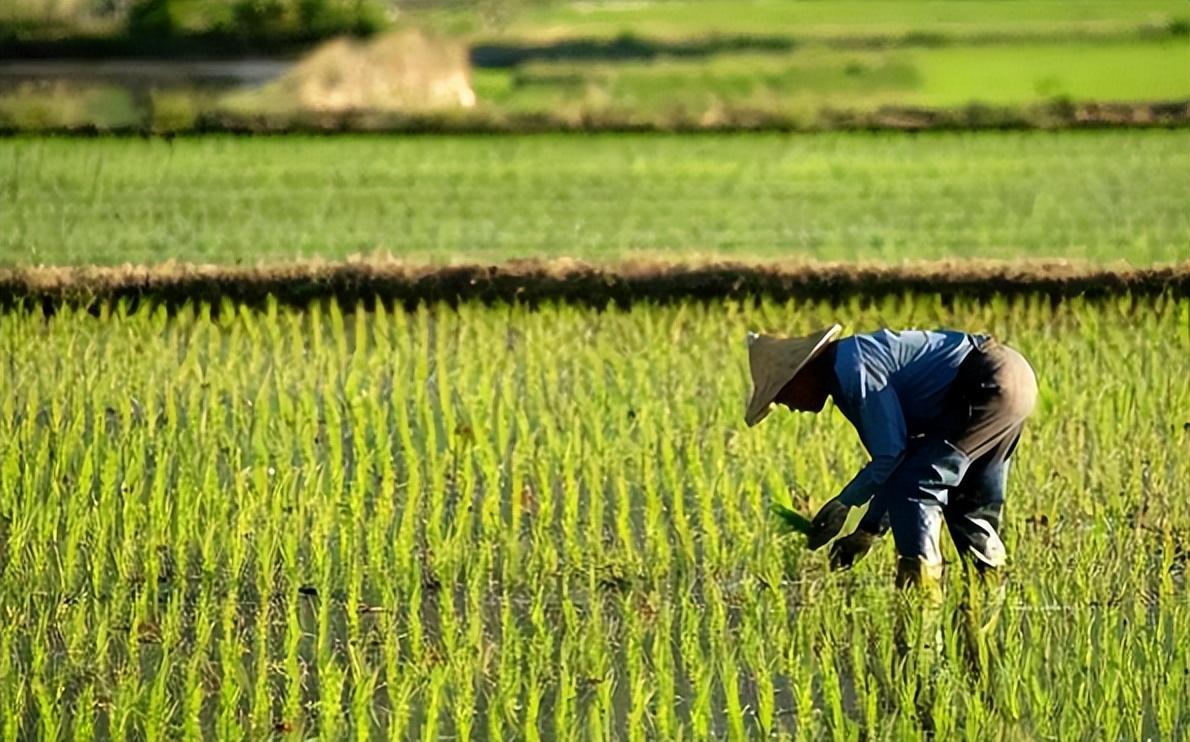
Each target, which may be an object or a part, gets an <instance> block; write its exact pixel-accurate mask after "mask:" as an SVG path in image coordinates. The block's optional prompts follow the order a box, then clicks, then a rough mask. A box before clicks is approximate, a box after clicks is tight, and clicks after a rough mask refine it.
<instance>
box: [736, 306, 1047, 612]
mask: <svg viewBox="0 0 1190 742" xmlns="http://www.w3.org/2000/svg"><path fill="white" fill-rule="evenodd" d="M841 329H842V328H841V327H840V326H839V325H834V326H832V327H829V328H827V329H824V330H821V331H819V332H816V333H814V334H812V335H808V336H806V337H795V338H778V337H772V336H769V335H757V334H755V333H749V335H748V358H749V362H750V365H751V370H752V383H753V389H752V398H751V399H750V400H749V402H748V408H747V412H746V414H745V418H744V419H745V422H747V424H748V425H749V426H753V425H755V424H756V423H758V422H760V421H761V420H763V419H764V417H765V416H766V415H767V414H768V413H769V410H770V406H771V405H772V404H773V403H774V402H775V403H777V404H782V405H785V406H786V407H788V408H789V409H791V410H800V411H803V412H819V411H820V410H822V408H823V405H825V404H826V398H827V397H828V396H829V397H831V398H832V399H834V401H835V405H836V406H837V407H838V408H839V410H840V411H842V413H843V415H844V416H845V417H846V418H847V419H848V420H849V421H850V422H851V424H852V425H854V426H855V428H856V430H857V431H858V432H859V437H860V440H861V441H862V442H863V444H864V447H865V448H866V449H867V451H868V453H869V455H870V456H871V461H869V462H868V464H867V465H866V466H864V468H863V469H861V470H860V472H859V473H858V474H856V476H855V478H853V479H852V480H851V482H850V483H849V484H848V485H847V486H846V487H844V488H843V490H842V492H840V493H839V494H838V495H837V496H836V497H835V498H834V499H832V500H830V501H829V502H827V503H826V504H825V505H823V506H822V509H821V510H819V511H818V514H817V515H815V516H814V520H813V524H812V526H811V529H810V532H809V534H808V535H809V546H810V548H811V549H818V548H820V547H822V546H824V545H825V544H826V543H827V542H828V541H830V540H831V539H832V538H834V537H835V536H836V535H837V534H838V533H839V531H840V530H841V529H842V528H843V524H844V521H845V520H846V519H847V513H848V510H849V509H850V508H853V507H858V506H860V505H863V504H865V503H868V510H867V512H866V513H865V514H864V516H863V518H862V519H861V520H860V523H859V527H858V528H857V529H856V530H855V532H853V533H851V534H850V535H847V536H844V537H843V538H841V539H839V540H838V541H836V542H835V543H834V544H833V545H832V547H831V554H830V560H831V566H832V567H834V568H844V569H845V568H847V567H850V566H851V565H852V564H854V563H855V562H856V561H857V560H859V559H860V558H862V557H863V556H864V555H865V554H866V553H867V552H868V550H869V549H870V548H871V547H872V544H873V543H874V542H875V540H876V538H877V537H878V536H880V535H881V534H883V533H884V532H885V531H887V530H888V528H889V527H890V526H891V528H892V532H893V541H894V542H895V544H896V547H897V554H898V557H899V558H898V561H897V579H896V582H897V585H898V587H906V586H910V585H920V586H923V587H926V588H929V589H931V590H936V589H938V586H939V581H940V578H941V575H942V551H941V549H940V548H939V537H940V531H941V526H942V521H943V520H945V521H946V525H947V527H948V529H949V530H950V535H951V538H952V539H953V540H954V543H955V546H956V547H957V548H958V550H959V552H960V553H961V554H962V555H963V556H964V557H966V558H967V559H969V560H970V561H971V562H972V563H973V565H974V567H975V568H976V569H977V570H979V572H980V574H981V575H983V574H985V573H986V572H988V571H990V570H995V569H996V568H998V567H1001V566H1002V565H1003V564H1004V560H1005V552H1004V543H1003V541H1001V540H1000V535H999V533H998V530H999V528H1000V519H1001V515H1002V510H1003V507H1004V486H1005V482H1006V480H1007V476H1008V464H1009V458H1010V457H1011V456H1012V452H1013V449H1015V448H1016V444H1017V440H1018V439H1019V438H1020V434H1021V428H1022V426H1023V425H1024V423H1025V418H1027V417H1028V416H1029V413H1030V412H1032V410H1033V405H1034V403H1035V402H1036V399H1037V382H1036V379H1035V378H1034V376H1033V369H1032V368H1030V367H1029V363H1028V362H1027V361H1026V360H1025V359H1024V357H1023V356H1021V354H1020V353H1018V352H1017V351H1015V350H1013V349H1012V348H1009V347H1007V346H1004V345H1000V344H999V343H997V342H996V341H995V340H994V339H992V338H991V337H988V336H986V335H971V334H968V333H965V332H954V331H943V330H938V331H933V332H925V331H919V330H913V331H906V332H894V331H891V330H880V331H878V332H873V333H869V334H863V335H853V336H851V337H846V338H843V339H836V338H837V337H838V335H839V332H840V331H841Z"/></svg>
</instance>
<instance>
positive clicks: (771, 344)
mask: <svg viewBox="0 0 1190 742" xmlns="http://www.w3.org/2000/svg"><path fill="white" fill-rule="evenodd" d="M842 330H843V327H842V325H831V326H830V327H827V328H826V329H823V330H819V331H818V332H815V333H813V334H811V335H806V336H805V337H796V338H782V337H775V336H773V335H759V334H757V333H755V332H750V333H748V365H749V366H750V367H751V369H752V398H751V399H749V400H748V409H747V411H746V412H745V413H744V422H746V423H747V424H748V427H752V426H753V425H755V424H756V423H758V422H760V421H761V420H763V419H764V418H765V416H766V415H768V414H769V410H770V409H771V407H770V405H772V403H773V399H774V398H775V397H776V396H777V394H778V393H779V392H780V391H781V387H783V386H785V385H786V384H788V383H789V380H790V379H792V378H793V377H794V376H797V372H798V371H801V370H802V367H803V366H805V365H806V364H807V363H809V362H810V361H811V360H813V359H814V358H815V357H816V356H817V355H818V354H819V353H821V352H822V351H823V349H824V348H826V346H827V345H828V344H829V343H830V341H831V340H834V339H835V337H836V336H838V334H839V333H840V332H842Z"/></svg>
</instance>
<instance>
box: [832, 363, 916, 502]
mask: <svg viewBox="0 0 1190 742" xmlns="http://www.w3.org/2000/svg"><path fill="white" fill-rule="evenodd" d="M854 372H855V374H854V376H853V377H852V378H849V379H846V380H841V382H842V383H841V384H840V386H841V387H842V390H843V392H844V393H845V394H847V396H848V399H847V402H848V407H849V408H850V415H849V417H850V418H851V422H852V424H854V425H855V428H856V430H857V431H858V432H859V437H860V440H861V441H863V444H864V448H866V449H867V450H868V454H869V455H870V456H871V457H872V460H871V461H869V462H868V464H867V466H865V467H864V468H863V469H861V470H860V471H859V473H858V474H856V475H855V477H854V478H853V479H852V480H851V482H850V483H849V484H848V485H847V486H846V487H844V488H843V491H842V492H840V493H839V499H840V500H841V501H842V502H844V503H846V504H847V505H850V506H852V507H858V506H860V505H863V504H864V503H866V502H867V501H868V500H870V499H871V498H872V496H873V495H874V494H875V493H876V491H877V490H878V489H879V488H880V487H881V485H883V484H884V483H885V481H887V480H888V478H889V477H891V476H892V474H893V472H894V471H896V468H897V466H898V465H899V464H900V463H901V459H902V458H903V457H904V454H905V445H906V440H907V433H906V428H905V415H904V413H903V412H902V410H901V401H900V399H898V398H897V393H896V390H894V389H893V388H892V386H890V385H889V384H888V383H887V381H886V380H885V379H884V378H881V377H876V376H874V375H873V374H870V373H868V372H867V371H866V370H865V369H864V368H863V367H862V365H861V366H859V367H858V368H855V369H854Z"/></svg>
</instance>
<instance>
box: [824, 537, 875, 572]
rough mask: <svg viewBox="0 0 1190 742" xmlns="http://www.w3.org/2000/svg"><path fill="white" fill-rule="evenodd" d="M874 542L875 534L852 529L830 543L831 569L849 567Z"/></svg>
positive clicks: (861, 557) (860, 557) (863, 554)
mask: <svg viewBox="0 0 1190 742" xmlns="http://www.w3.org/2000/svg"><path fill="white" fill-rule="evenodd" d="M874 543H876V534H874V533H868V532H867V531H862V530H857V531H853V532H851V533H849V534H847V535H846V536H844V537H843V538H841V539H839V540H838V541H836V542H835V543H833V544H831V569H851V567H852V565H854V564H855V563H856V562H858V561H859V560H860V559H863V558H864V556H865V555H866V554H867V553H868V550H869V549H871V548H872V544H874Z"/></svg>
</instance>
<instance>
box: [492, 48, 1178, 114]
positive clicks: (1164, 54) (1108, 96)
mask: <svg viewBox="0 0 1190 742" xmlns="http://www.w3.org/2000/svg"><path fill="white" fill-rule="evenodd" d="M1076 62H1077V63H1076ZM474 80H475V82H474V85H475V89H476V94H477V96H478V97H479V100H480V101H481V102H482V104H483V105H484V107H485V108H488V109H490V110H492V111H498V112H506V111H518V112H529V111H552V112H555V113H562V114H569V115H572V116H574V117H576V118H577V117H580V116H583V115H587V116H589V115H592V114H596V115H598V114H599V113H601V112H608V111H610V112H622V113H630V114H632V115H635V116H637V117H639V118H640V119H641V120H652V119H658V118H660V119H664V118H665V117H666V116H667V115H668V116H673V115H677V114H679V113H681V114H683V115H685V116H688V117H693V118H695V119H696V120H697V119H698V118H699V117H700V116H714V115H715V112H716V111H720V110H724V109H727V110H732V109H737V110H738V109H743V110H754V111H768V112H775V113H780V114H783V115H786V116H788V117H790V118H791V119H793V120H801V121H805V122H813V121H815V120H816V119H817V118H818V116H819V115H820V113H821V112H822V111H823V109H833V110H846V111H871V110H874V109H876V108H878V107H880V106H890V105H899V106H923V107H931V108H955V107H961V106H965V105H969V104H988V105H996V106H1010V107H1014V106H1027V105H1030V104H1036V103H1041V102H1045V101H1050V100H1054V99H1066V100H1070V101H1102V100H1106V101H1152V100H1185V99H1190V47H1188V46H1187V43H1186V41H1184V40H1175V39H1171V40H1165V41H1161V42H1152V43H1120V44H1081V43H1071V44H1005V45H994V46H959V47H939V48H903V49H890V50H839V49H829V48H825V47H807V48H804V49H801V50H798V51H794V52H789V53H783V54H758V53H748V54H721V55H715V56H712V57H710V58H695V59H674V58H669V59H665V58H662V59H659V60H656V61H644V62H642V61H635V62H615V63H612V62H602V63H592V62H582V61H575V62H535V63H529V64H526V65H522V66H520V67H517V68H514V69H494V70H482V69H481V70H477V71H476V72H475V75H474Z"/></svg>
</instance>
